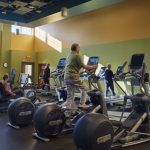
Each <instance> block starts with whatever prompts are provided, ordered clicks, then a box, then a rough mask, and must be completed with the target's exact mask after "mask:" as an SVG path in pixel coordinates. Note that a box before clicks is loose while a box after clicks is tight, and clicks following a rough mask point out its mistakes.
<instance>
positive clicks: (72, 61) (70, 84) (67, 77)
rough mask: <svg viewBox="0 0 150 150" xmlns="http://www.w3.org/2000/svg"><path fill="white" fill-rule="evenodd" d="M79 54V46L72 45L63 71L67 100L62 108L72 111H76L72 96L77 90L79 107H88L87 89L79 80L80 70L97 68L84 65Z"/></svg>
mask: <svg viewBox="0 0 150 150" xmlns="http://www.w3.org/2000/svg"><path fill="white" fill-rule="evenodd" d="M79 53H80V46H79V44H76V43H74V44H72V46H71V53H70V54H69V56H68V57H67V60H66V66H65V70H64V83H65V85H66V88H67V100H66V102H64V103H63V104H62V107H64V108H67V109H72V110H73V109H77V106H76V104H75V102H74V94H75V90H76V89H77V88H78V89H80V91H81V98H80V104H79V106H80V107H84V108H86V107H88V105H86V94H87V90H88V89H87V86H86V85H85V83H84V82H83V81H81V80H80V69H81V68H83V69H86V70H92V69H96V68H97V66H89V65H85V64H84V63H83V60H82V58H81V56H80V55H79Z"/></svg>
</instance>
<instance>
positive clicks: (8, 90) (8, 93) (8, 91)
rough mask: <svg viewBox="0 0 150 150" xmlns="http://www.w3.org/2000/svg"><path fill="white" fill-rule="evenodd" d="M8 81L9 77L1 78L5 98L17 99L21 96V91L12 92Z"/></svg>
mask: <svg viewBox="0 0 150 150" xmlns="http://www.w3.org/2000/svg"><path fill="white" fill-rule="evenodd" d="M8 80H9V76H8V75H7V74H5V75H4V76H3V80H2V81H1V83H2V85H3V88H4V91H5V96H6V97H10V98H19V97H21V96H23V95H24V93H23V91H22V90H19V89H17V90H15V91H12V89H11V87H10V84H9V83H8Z"/></svg>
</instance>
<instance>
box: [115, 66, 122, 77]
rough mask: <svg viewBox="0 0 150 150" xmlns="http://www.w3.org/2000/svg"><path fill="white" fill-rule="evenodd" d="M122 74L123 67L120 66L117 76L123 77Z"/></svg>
mask: <svg viewBox="0 0 150 150" xmlns="http://www.w3.org/2000/svg"><path fill="white" fill-rule="evenodd" d="M122 73H123V67H122V66H119V67H118V68H117V72H116V74H117V75H121V74H122Z"/></svg>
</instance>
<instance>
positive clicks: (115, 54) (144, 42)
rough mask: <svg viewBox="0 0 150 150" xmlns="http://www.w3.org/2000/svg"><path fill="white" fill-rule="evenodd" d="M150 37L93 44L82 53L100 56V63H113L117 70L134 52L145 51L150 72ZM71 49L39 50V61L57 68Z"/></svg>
mask: <svg viewBox="0 0 150 150" xmlns="http://www.w3.org/2000/svg"><path fill="white" fill-rule="evenodd" d="M149 43H150V38H147V39H141V40H132V41H123V42H117V43H109V44H101V45H91V46H88V47H81V54H82V55H87V56H99V57H100V63H101V64H102V65H104V66H105V65H107V63H111V64H112V65H113V70H114V71H116V69H117V67H118V66H119V65H122V64H123V63H124V62H125V61H128V62H129V59H130V57H131V55H132V54H134V53H145V54H146V55H147V62H146V63H147V65H148V71H149V72H150V60H149V58H150V44H149ZM69 51H70V50H69V49H64V50H63V51H62V53H59V52H57V51H55V50H51V51H43V52H37V62H38V63H50V64H51V66H52V68H55V67H56V65H57V63H58V60H59V58H61V57H66V56H67V55H68V53H69Z"/></svg>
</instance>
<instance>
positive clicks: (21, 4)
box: [12, 1, 28, 7]
mask: <svg viewBox="0 0 150 150" xmlns="http://www.w3.org/2000/svg"><path fill="white" fill-rule="evenodd" d="M27 4H28V3H24V2H21V1H14V2H13V3H12V5H16V6H17V7H20V6H21V7H23V6H26V5H27Z"/></svg>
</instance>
